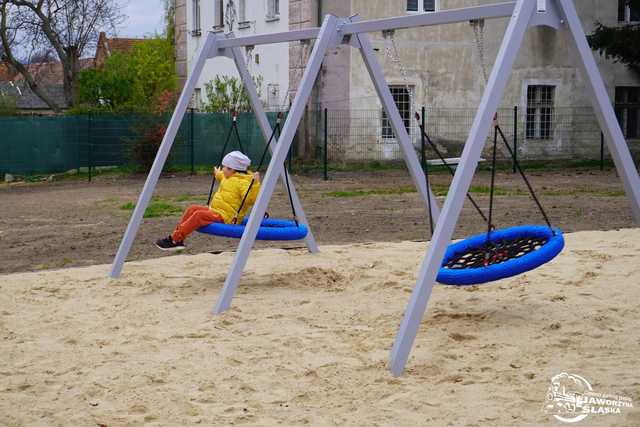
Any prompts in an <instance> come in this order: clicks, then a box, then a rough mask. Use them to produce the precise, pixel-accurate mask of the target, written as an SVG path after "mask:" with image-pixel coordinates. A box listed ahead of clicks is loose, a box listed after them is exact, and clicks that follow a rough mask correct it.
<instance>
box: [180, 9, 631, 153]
mask: <svg viewBox="0 0 640 427" xmlns="http://www.w3.org/2000/svg"><path fill="white" fill-rule="evenodd" d="M574 2H575V5H576V7H577V9H578V13H579V15H580V18H581V20H582V24H583V26H584V28H585V31H586V32H587V33H590V32H592V31H593V29H594V28H595V23H596V22H601V23H603V24H605V25H609V26H611V25H616V24H618V23H619V24H625V23H629V22H638V21H640V11H636V10H633V9H632V8H630V7H629V6H628V5H627V2H626V0H591V1H589V2H584V1H578V0H574ZM177 3H178V10H177V13H176V22H177V28H178V31H177V36H176V37H177V38H176V39H177V47H176V49H177V57H178V64H177V68H178V72H179V74H180V75H181V76H182V77H183V78H186V75H187V70H188V69H189V67H190V64H191V62H192V61H193V57H194V55H195V53H196V51H197V48H198V47H199V46H200V44H201V43H202V41H203V32H204V31H209V30H212V31H221V32H222V31H229V30H231V29H232V30H233V31H234V33H235V34H236V35H238V36H241V35H245V34H252V33H265V32H272V31H286V30H296V29H302V28H309V27H318V26H320V24H321V23H322V19H323V17H324V16H325V15H326V14H329V13H330V14H333V15H336V16H342V17H346V16H352V15H358V16H359V17H360V18H361V19H376V18H384V17H391V16H403V15H410V14H415V13H431V12H436V11H441V10H447V9H454V8H460V7H468V6H476V5H478V4H491V3H495V0H396V1H383V0H289V1H287V2H284V1H277V0H275V1H274V0H255V1H251V8H250V10H247V9H246V4H248V0H247V1H246V2H245V1H242V2H241V1H240V0H212V1H205V0H202V4H201V1H200V0H177ZM274 8H277V11H278V16H279V19H278V20H276V21H273V20H272V17H273V16H274V14H275V10H276V9H274ZM234 11H235V12H234ZM234 13H235V14H236V15H233V14H234ZM230 16H231V18H230ZM180 18H181V19H180ZM245 21H248V23H247V22H245ZM287 21H288V22H287ZM198 23H200V25H198ZM507 24H508V19H506V18H503V19H490V20H487V21H486V22H485V23H484V26H483V27H480V26H475V27H474V26H472V25H470V23H466V22H465V23H459V24H450V25H442V26H434V27H425V28H414V29H410V30H397V31H395V32H394V34H393V41H392V39H391V38H390V37H388V35H387V37H384V36H383V34H381V33H371V34H370V37H371V40H372V44H373V47H374V49H375V51H376V52H377V54H378V59H379V61H380V62H381V64H382V67H383V69H384V73H385V77H386V79H387V83H388V84H389V86H390V89H391V92H392V95H393V96H394V99H395V101H396V104H397V105H398V108H399V110H400V113H401V115H402V117H403V118H404V121H405V124H406V126H407V129H408V130H409V132H410V135H411V136H412V138H413V140H414V143H415V144H416V145H418V144H419V139H420V138H419V131H418V127H417V122H416V121H415V120H414V119H413V113H414V112H415V111H416V110H419V109H420V108H421V107H422V106H425V107H426V109H427V130H428V131H429V133H430V134H431V135H432V136H433V137H434V139H436V140H437V141H438V143H439V144H441V146H442V147H443V148H444V149H445V150H447V151H448V153H449V154H452V155H455V154H457V153H459V151H460V150H461V148H462V145H463V144H464V141H465V140H466V136H467V133H468V130H469V127H470V125H471V121H472V120H473V116H474V113H475V109H476V108H477V105H478V104H479V102H480V98H481V96H482V93H483V89H484V86H485V83H484V74H485V72H486V73H487V74H489V73H490V72H491V68H492V66H493V63H494V62H495V59H496V55H497V52H498V49H499V46H500V44H501V42H502V38H503V36H504V32H505V29H506V27H507ZM394 44H395V46H394ZM312 47H313V42H312V43H300V42H291V43H288V44H287V43H282V44H278V45H269V46H258V47H256V54H257V55H256V58H254V59H256V60H257V61H255V62H259V63H254V62H252V63H251V67H250V68H251V69H252V71H253V73H254V75H255V74H261V75H262V76H263V77H264V83H263V90H262V96H263V101H264V102H265V104H270V101H269V99H268V96H269V94H270V93H272V92H271V91H270V90H269V88H272V89H273V93H278V94H279V95H277V96H276V95H274V96H273V98H272V99H278V98H280V99H285V98H286V97H285V96H283V95H284V92H285V90H283V88H284V87H286V88H288V90H286V92H289V95H290V96H291V95H294V94H295V91H296V90H297V87H298V84H299V82H300V79H301V77H302V73H303V70H304V67H305V65H306V63H307V60H308V57H309V54H310V52H311V48H312ZM395 55H397V58H394V56H395ZM595 56H596V60H597V62H598V65H599V67H600V72H601V73H602V76H603V78H604V80H605V84H606V86H607V89H608V90H609V94H610V97H611V101H612V103H615V105H616V112H617V114H618V117H619V120H620V122H621V124H622V127H623V130H624V132H625V135H626V136H627V138H628V139H629V143H630V146H631V148H632V150H634V151H636V152H637V151H640V141H636V138H640V78H639V76H638V75H637V74H635V73H633V72H632V71H630V70H629V69H628V68H627V67H625V66H624V65H622V64H618V63H614V62H613V61H611V60H608V59H606V58H604V57H602V56H600V55H598V54H596V55H595ZM396 59H397V60H398V61H396ZM483 59H484V60H483ZM252 61H253V60H252ZM398 63H401V64H402V67H403V68H404V69H405V70H406V78H405V77H404V76H403V74H402V70H401V68H400V67H399V66H398ZM483 64H484V66H483ZM285 70H288V72H285ZM216 74H228V75H237V73H236V72H235V67H234V66H233V64H232V62H231V60H229V59H226V58H217V59H215V60H213V61H209V62H208V64H207V66H206V68H205V72H204V74H203V77H202V78H201V79H200V81H199V82H198V84H197V86H196V87H197V89H196V95H195V99H196V103H198V102H199V100H201V99H202V96H203V94H202V91H203V83H204V82H205V81H208V80H211V79H212V78H213V77H214V76H215V75H216ZM502 107H503V108H502V109H501V117H502V120H501V122H502V124H503V126H504V127H505V129H506V130H507V131H508V132H511V133H512V132H513V127H515V126H517V128H518V136H519V144H518V147H519V153H520V155H521V157H524V158H531V159H548V158H556V159H573V158H594V157H597V156H598V155H599V147H600V132H599V128H598V125H597V122H596V120H595V116H594V115H593V112H592V110H591V107H590V104H589V100H588V99H587V97H586V93H585V90H584V85H583V82H582V78H581V76H580V74H579V72H578V69H577V68H576V66H575V63H574V62H573V60H572V55H571V52H570V51H569V46H568V44H567V43H566V41H565V40H564V38H563V36H562V34H561V33H558V32H556V31H554V30H552V29H549V28H534V29H531V30H530V31H529V32H528V33H527V36H526V38H525V41H524V43H523V46H522V49H521V51H520V53H519V55H518V59H517V61H516V64H515V66H514V70H513V74H512V76H511V77H510V80H509V84H508V87H507V90H506V92H505V95H504V97H503V100H502ZM515 107H517V109H518V116H517V119H515V118H514V117H515V116H514V109H515ZM324 108H328V109H329V110H330V112H331V111H333V114H334V116H335V117H339V118H340V120H339V121H340V124H339V125H337V124H334V125H332V124H331V123H330V128H331V129H330V132H329V137H330V141H329V143H330V152H331V153H334V154H335V158H332V159H331V160H349V159H350V158H353V159H356V158H358V159H359V160H363V158H362V156H363V155H364V156H369V158H371V159H396V158H399V157H400V151H399V149H398V145H397V142H396V141H395V138H394V135H393V132H392V131H391V128H390V126H389V123H388V120H387V118H386V117H385V114H384V112H383V111H382V109H381V105H380V102H379V100H378V98H377V96H376V93H375V90H374V87H373V85H372V83H371V81H370V78H369V75H368V73H367V71H366V68H365V66H364V63H363V62H362V59H361V57H360V53H359V52H358V51H357V50H355V49H352V48H351V47H349V46H344V45H342V46H339V47H337V48H336V49H334V50H332V51H331V52H329V53H328V54H327V55H326V57H325V59H324V62H323V65H322V68H321V71H320V74H319V76H318V79H317V81H316V85H315V87H314V90H313V92H312V96H311V99H310V102H309V108H308V110H307V112H305V115H304V118H303V121H302V123H301V126H300V129H299V132H298V143H297V151H298V154H303V155H305V154H306V155H313V153H315V152H317V151H318V150H317V147H318V146H319V145H321V142H322V141H321V135H322V132H321V131H320V130H321V123H320V120H319V118H320V112H321V111H322V110H323V109H324ZM507 128H508V129H507ZM331 147H334V148H336V149H335V150H331ZM363 152H365V154H363Z"/></svg>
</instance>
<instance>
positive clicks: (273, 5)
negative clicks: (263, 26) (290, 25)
mask: <svg viewBox="0 0 640 427" xmlns="http://www.w3.org/2000/svg"><path fill="white" fill-rule="evenodd" d="M266 8H267V10H266V11H265V21H266V22H272V21H277V20H279V19H280V0H267V1H266Z"/></svg>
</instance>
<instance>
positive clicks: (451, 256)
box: [415, 113, 564, 286]
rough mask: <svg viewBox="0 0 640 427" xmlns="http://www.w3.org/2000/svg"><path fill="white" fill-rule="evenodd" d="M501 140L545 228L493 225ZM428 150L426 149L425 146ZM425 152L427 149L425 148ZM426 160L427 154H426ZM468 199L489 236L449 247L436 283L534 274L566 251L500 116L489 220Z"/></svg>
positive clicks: (471, 282)
mask: <svg viewBox="0 0 640 427" xmlns="http://www.w3.org/2000/svg"><path fill="white" fill-rule="evenodd" d="M415 118H416V120H417V121H418V125H419V127H420V130H421V133H422V137H423V138H424V139H425V140H426V141H427V142H428V143H429V145H430V146H431V147H432V148H433V150H434V151H435V153H436V154H437V155H438V157H439V158H440V160H441V161H442V163H443V164H444V165H445V166H446V167H447V169H448V170H449V172H450V173H451V175H454V172H453V169H452V168H451V166H450V165H449V164H447V162H446V159H445V158H444V156H443V155H442V153H441V152H440V151H439V150H438V147H437V146H436V145H435V144H434V143H433V141H431V138H429V135H427V133H426V132H425V130H424V128H423V126H422V123H421V122H420V115H419V114H417V113H416V114H415ZM498 137H500V139H502V142H504V145H505V147H506V149H507V151H508V152H509V154H510V155H511V157H512V159H513V163H514V165H515V166H516V168H517V169H518V172H519V173H520V175H521V176H522V179H523V181H524V182H525V184H526V185H527V188H528V189H529V193H530V194H531V197H532V199H533V200H534V202H535V203H536V205H537V206H538V209H539V210H540V213H541V214H542V216H543V217H544V220H545V222H546V223H547V225H546V226H544V225H520V226H516V227H510V228H505V229H502V230H495V229H494V226H493V222H492V213H493V196H494V184H495V173H496V145H497V142H498ZM423 147H424V145H423ZM423 149H424V148H423ZM422 154H423V157H424V154H425V153H424V151H423V153H422ZM427 165H428V163H427V164H425V178H426V180H427V186H429V170H428V167H427ZM466 196H467V198H468V199H469V201H470V202H471V204H472V205H473V207H474V208H475V209H476V210H477V211H478V213H479V214H480V216H481V217H482V219H483V220H485V221H486V223H487V225H488V229H487V232H485V233H482V234H478V235H476V236H472V237H469V238H467V239H464V240H462V241H460V242H456V243H453V244H451V245H449V247H448V248H447V251H446V252H445V255H444V258H443V261H442V264H441V267H440V270H439V272H438V276H437V277H436V280H437V281H438V282H439V283H442V284H444V285H456V286H465V285H478V284H481V283H488V282H493V281H495V280H500V279H505V278H507V277H512V276H516V275H518V274H522V273H524V272H527V271H530V270H533V269H534V268H537V267H540V266H541V265H543V264H545V263H547V262H549V261H551V260H552V259H554V258H555V257H556V256H557V255H558V254H559V253H560V252H561V251H562V249H563V248H564V237H563V236H562V231H560V229H559V228H557V227H552V226H551V223H550V221H549V218H548V217H547V214H546V213H545V211H544V209H543V207H542V204H541V203H540V201H539V200H538V198H537V197H536V195H535V192H534V191H533V187H532V186H531V184H530V183H529V180H528V179H527V177H526V175H525V173H524V171H523V170H522V168H521V167H520V164H519V163H518V161H517V159H516V156H515V153H514V151H513V150H512V148H511V146H510V145H509V143H508V141H507V138H506V137H505V136H504V133H503V132H502V129H500V126H499V125H498V123H497V115H496V117H495V118H494V134H493V158H492V167H491V193H490V199H489V216H488V217H487V216H485V215H484V213H483V212H482V210H481V209H480V207H479V206H478V204H477V203H476V201H475V200H474V199H473V197H471V195H470V194H468V193H467V195H466ZM428 201H429V223H430V225H431V233H432V234H433V218H432V215H431V199H428Z"/></svg>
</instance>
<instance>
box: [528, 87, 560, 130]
mask: <svg viewBox="0 0 640 427" xmlns="http://www.w3.org/2000/svg"><path fill="white" fill-rule="evenodd" d="M555 90H556V87H555V86H547V85H531V86H528V87H527V121H526V132H527V133H526V135H527V138H529V139H551V138H552V137H553V104H554V98H555Z"/></svg>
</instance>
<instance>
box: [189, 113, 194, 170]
mask: <svg viewBox="0 0 640 427" xmlns="http://www.w3.org/2000/svg"><path fill="white" fill-rule="evenodd" d="M190 113H191V114H190V115H189V143H190V144H189V145H190V146H191V175H194V174H195V149H194V139H195V138H194V123H193V122H194V114H193V108H191V109H190Z"/></svg>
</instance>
